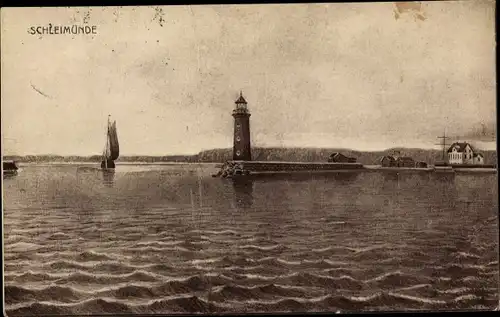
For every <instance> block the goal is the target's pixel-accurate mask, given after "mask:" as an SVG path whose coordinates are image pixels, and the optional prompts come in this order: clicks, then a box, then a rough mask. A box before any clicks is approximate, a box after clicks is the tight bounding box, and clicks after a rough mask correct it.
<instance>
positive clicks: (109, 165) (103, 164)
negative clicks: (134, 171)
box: [101, 160, 115, 169]
mask: <svg viewBox="0 0 500 317" xmlns="http://www.w3.org/2000/svg"><path fill="white" fill-rule="evenodd" d="M101 168H103V169H110V168H115V161H113V160H106V161H104V160H103V161H102V162H101Z"/></svg>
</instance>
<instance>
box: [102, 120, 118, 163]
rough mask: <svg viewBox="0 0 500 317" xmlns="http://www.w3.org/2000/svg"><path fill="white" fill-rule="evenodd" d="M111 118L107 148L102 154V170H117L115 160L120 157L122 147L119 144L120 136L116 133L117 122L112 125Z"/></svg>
mask: <svg viewBox="0 0 500 317" xmlns="http://www.w3.org/2000/svg"><path fill="white" fill-rule="evenodd" d="M110 117H111V116H108V127H107V131H106V148H105V149H104V151H103V154H102V162H101V168H103V169H110V168H115V160H116V159H117V158H118V156H119V155H120V145H119V143H118V134H117V132H116V121H113V123H111V120H110Z"/></svg>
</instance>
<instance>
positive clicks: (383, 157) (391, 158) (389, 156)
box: [381, 155, 396, 161]
mask: <svg viewBox="0 0 500 317" xmlns="http://www.w3.org/2000/svg"><path fill="white" fill-rule="evenodd" d="M385 158H388V159H389V160H391V161H395V160H396V159H395V158H394V156H392V155H385V156H382V158H381V160H383V159H385Z"/></svg>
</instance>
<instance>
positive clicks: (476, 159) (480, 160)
mask: <svg viewBox="0 0 500 317" xmlns="http://www.w3.org/2000/svg"><path fill="white" fill-rule="evenodd" d="M472 157H473V159H474V163H473V164H484V156H483V154H481V153H474V154H473V155H472Z"/></svg>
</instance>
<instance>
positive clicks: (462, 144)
mask: <svg viewBox="0 0 500 317" xmlns="http://www.w3.org/2000/svg"><path fill="white" fill-rule="evenodd" d="M467 145H468V146H469V147H470V148H471V149H472V150H474V149H473V148H472V146H471V145H470V144H469V143H467V142H455V143H453V144H452V145H451V146H450V148H449V149H448V153H450V152H451V151H452V150H453V148H457V150H458V152H463V151H465V147H466V146H467Z"/></svg>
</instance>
